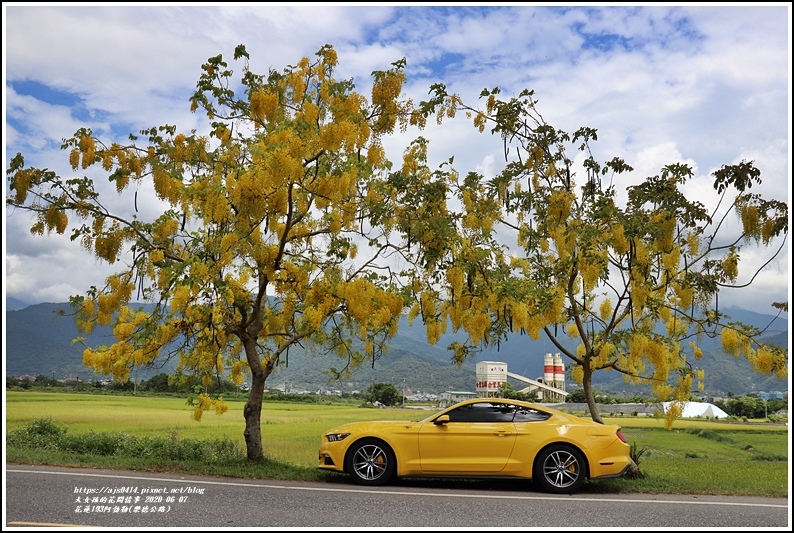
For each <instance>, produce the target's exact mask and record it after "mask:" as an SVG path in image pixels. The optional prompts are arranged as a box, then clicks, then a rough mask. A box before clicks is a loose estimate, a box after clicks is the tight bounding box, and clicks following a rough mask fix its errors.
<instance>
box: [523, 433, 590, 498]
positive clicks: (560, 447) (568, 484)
mask: <svg viewBox="0 0 794 533" xmlns="http://www.w3.org/2000/svg"><path fill="white" fill-rule="evenodd" d="M586 476H587V472H586V465H585V462H584V457H583V456H582V454H581V452H579V450H577V449H575V448H573V447H571V446H567V445H564V444H556V445H554V446H549V447H548V448H546V449H545V450H543V451H542V452H541V453H540V454H539V455H538V457H537V459H536V461H535V472H534V474H533V477H532V480H533V482H534V483H536V484H537V485H538V486H539V487H540V488H541V489H543V490H544V491H546V492H551V493H554V494H572V493H574V492H576V491H578V490H579V489H580V488H581V487H582V484H583V483H584V480H585V477H586Z"/></svg>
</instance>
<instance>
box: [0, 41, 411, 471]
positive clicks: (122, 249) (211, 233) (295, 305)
mask: <svg viewBox="0 0 794 533" xmlns="http://www.w3.org/2000/svg"><path fill="white" fill-rule="evenodd" d="M234 59H235V60H236V61H238V62H240V63H242V68H241V74H242V75H241V76H240V79H239V81H237V80H236V78H235V76H234V73H233V71H232V70H231V69H230V68H229V67H228V65H227V63H226V62H225V61H224V60H223V57H222V56H221V55H218V56H216V57H212V58H209V59H208V61H207V62H206V63H205V64H204V65H203V66H202V74H201V76H200V79H199V81H198V84H197V90H196V92H195V94H194V95H193V96H192V97H191V99H190V102H191V109H192V110H193V111H203V112H204V113H205V114H206V117H207V120H208V128H207V132H206V134H200V133H197V132H196V131H192V132H189V133H182V132H178V130H177V128H176V127H175V126H170V125H164V126H160V127H154V128H151V129H149V130H144V131H142V132H141V135H140V136H136V135H130V137H129V142H125V143H124V144H121V143H117V142H108V143H104V142H103V141H102V140H100V139H98V138H96V137H95V136H94V135H93V133H92V131H91V130H89V129H81V130H79V131H78V132H77V133H76V134H75V135H74V136H73V137H72V138H70V139H66V140H65V141H64V143H63V146H62V147H63V149H65V150H68V151H69V161H70V163H71V168H72V171H73V172H74V173H75V174H76V173H78V172H79V171H80V170H86V169H88V170H90V171H92V172H99V173H100V174H102V175H105V176H106V177H107V179H109V180H110V181H111V182H112V183H113V184H114V185H115V189H116V190H117V191H118V193H119V194H122V193H128V194H129V193H130V191H133V193H132V194H133V195H132V196H131V197H129V198H130V201H131V202H135V207H136V210H137V206H138V204H137V202H139V201H143V200H142V196H139V193H138V191H139V190H141V191H142V190H145V189H146V188H147V187H149V188H151V189H153V191H154V193H155V194H156V200H155V199H153V198H152V199H150V200H149V201H157V202H159V205H161V206H162V209H161V210H160V211H158V212H159V215H158V216H157V217H156V218H152V219H151V220H142V219H139V218H138V215H137V214H136V215H135V216H132V217H127V218H124V217H122V216H120V215H119V214H118V213H114V212H111V211H110V210H109V209H107V208H106V207H105V205H106V204H107V202H106V201H105V200H106V199H104V198H100V193H99V192H97V189H96V188H95V180H94V179H91V178H89V177H86V176H83V177H80V176H77V175H74V176H61V175H58V174H57V173H55V172H52V171H50V170H46V169H38V168H28V167H26V166H25V164H24V159H23V156H22V155H20V154H17V156H16V157H15V158H14V159H13V160H12V162H11V164H10V168H9V169H8V171H7V173H8V179H9V185H10V191H11V194H10V196H9V198H8V199H7V203H8V205H9V206H12V207H14V208H16V209H21V210H23V211H26V212H30V213H32V214H33V215H34V216H35V219H34V224H33V226H32V228H31V232H32V233H34V234H38V235H45V234H49V233H51V232H56V233H64V232H66V231H67V229H69V228H71V235H72V239H73V240H75V241H77V242H79V244H81V245H82V246H83V247H84V248H85V249H87V250H91V251H93V253H94V254H95V255H96V257H97V258H99V259H101V260H102V261H105V262H107V263H109V264H112V265H121V266H120V267H119V271H118V272H117V273H115V274H113V275H111V276H109V277H108V278H107V279H106V280H105V282H104V285H103V286H101V287H99V288H97V287H96V286H95V287H92V288H91V289H90V290H89V291H87V294H85V295H81V296H76V297H73V298H72V304H73V306H74V308H75V311H76V312H75V314H76V318H77V322H78V326H79V327H80V328H81V330H82V331H84V332H86V333H90V332H91V330H92V329H93V328H94V327H96V326H98V325H110V326H112V329H113V333H114V336H115V341H114V343H113V344H110V345H104V346H94V347H87V348H86V349H85V352H84V357H83V361H84V363H85V364H86V365H88V366H90V367H91V368H93V369H94V370H95V371H96V372H100V373H102V374H108V375H109V374H112V375H113V376H114V377H115V378H117V379H122V380H126V379H127V378H128V377H129V372H130V369H131V368H132V367H134V366H140V365H146V364H151V363H154V362H162V361H163V360H165V359H167V358H170V357H177V358H178V369H179V370H180V371H181V372H182V373H185V374H189V375H194V376H198V377H199V378H200V379H202V380H203V382H204V384H205V385H206V384H208V383H209V382H210V381H211V380H212V379H213V377H215V376H219V375H221V374H223V373H228V374H230V376H231V378H232V379H233V380H234V381H236V382H238V383H240V382H242V381H243V380H244V379H245V376H246V375H248V374H250V378H251V389H250V396H249V398H248V401H247V403H246V405H245V408H244V417H245V431H244V437H245V442H246V446H247V455H248V458H249V459H251V460H257V459H260V458H262V457H263V449H262V436H261V427H260V417H261V410H262V398H263V391H264V387H265V380H266V379H267V378H268V376H269V375H270V374H271V373H272V372H273V371H274V369H276V368H277V365H279V364H280V363H283V361H284V359H285V356H286V355H287V354H288V351H289V350H290V348H291V347H295V346H303V345H304V344H305V345H306V346H307V347H308V346H309V345H311V346H315V347H321V349H322V350H325V351H326V352H327V353H330V352H333V353H335V354H336V355H337V356H338V357H340V358H341V360H342V362H341V365H339V369H337V368H331V369H330V370H331V372H332V373H335V374H336V375H341V374H344V373H345V372H348V371H349V370H350V369H352V368H354V367H356V366H357V365H358V364H360V363H362V362H364V361H366V360H367V359H368V358H370V359H372V360H374V358H376V357H379V356H380V354H382V352H383V350H384V343H385V342H386V340H387V339H389V338H390V337H391V336H393V335H394V333H395V332H396V328H397V325H398V320H399V317H400V315H401V313H402V311H403V306H404V298H403V295H402V294H401V292H400V287H399V284H398V280H397V276H396V274H397V273H395V272H393V271H392V270H391V269H390V267H389V264H391V262H392V261H390V260H389V261H387V259H386V258H387V256H388V255H389V254H399V253H400V244H399V242H398V243H397V244H395V242H394V241H395V239H396V240H397V241H399V240H400V239H399V235H398V234H395V232H394V228H393V227H388V226H389V224H390V223H389V221H392V220H393V219H394V217H393V216H392V215H393V212H392V211H391V210H392V209H393V205H392V202H391V199H392V198H393V194H391V186H390V185H389V184H388V176H389V172H388V171H389V169H390V168H391V163H390V162H389V161H388V160H387V159H386V156H385V151H384V148H383V146H382V143H381V140H382V138H383V136H386V135H389V134H392V133H393V132H394V130H395V128H397V127H401V128H403V127H405V126H407V124H408V123H409V122H411V120H412V117H411V113H410V110H411V102H410V101H409V100H405V99H403V98H402V97H401V91H402V85H403V83H404V81H405V73H404V70H403V67H404V65H405V61H404V60H400V61H397V62H395V63H393V64H392V65H391V68H389V69H388V70H384V71H376V72H374V73H373V79H372V94H371V98H370V99H369V100H368V99H367V98H366V97H364V96H362V95H361V94H359V93H357V92H356V91H355V86H354V84H353V82H352V80H345V81H337V80H335V79H334V77H333V74H334V69H335V67H336V65H337V53H336V51H335V50H334V48H333V47H332V46H330V45H326V46H324V47H322V48H321V49H320V50H319V51H318V52H317V53H316V57H315V58H314V59H313V60H310V59H309V58H303V59H301V60H300V61H299V62H298V63H297V65H294V66H289V67H287V68H285V69H284V70H283V71H282V72H278V71H275V70H271V71H270V72H269V73H267V75H259V74H255V73H254V72H253V71H252V70H251V69H250V68H249V56H248V53H247V52H246V49H245V47H244V46H242V45H240V46H238V47H237V48H236V50H235V53H234ZM235 83H237V84H238V85H237V86H238V87H239V86H240V85H239V84H241V87H242V90H241V91H240V90H235V89H234V87H235ZM413 122H414V123H417V122H420V123H421V117H418V116H417V115H416V114H414V115H413ZM404 165H408V166H410V165H411V155H410V153H407V154H406V157H405V161H404ZM100 169H101V170H100ZM141 194H142V193H141ZM372 220H378V221H382V222H384V223H378V224H372V223H371V221H372ZM387 233H388V234H390V235H389V236H390V238H391V242H390V241H389V240H387V239H386V236H387ZM135 302H146V303H148V304H149V305H148V306H145V307H144V306H141V305H139V304H137V303H135ZM213 406H214V408H215V409H216V410H217V411H218V412H223V411H224V410H225V409H226V406H225V404H224V403H223V401H222V399H220V398H210V397H209V396H207V395H206V394H202V395H200V396H199V401H198V405H197V407H196V412H195V416H196V418H200V417H201V413H202V412H203V411H204V410H208V409H210V408H212V407H213Z"/></svg>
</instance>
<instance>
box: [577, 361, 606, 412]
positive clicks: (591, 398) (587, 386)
mask: <svg viewBox="0 0 794 533" xmlns="http://www.w3.org/2000/svg"><path fill="white" fill-rule="evenodd" d="M589 362H590V360H589V358H587V357H585V359H584V365H582V367H583V369H584V376H583V378H582V386H583V387H584V397H585V401H587V408H588V409H589V410H590V418H592V419H593V422H598V423H599V424H603V423H604V421H603V420H602V419H601V413H599V412H598V405H596V401H595V395H594V391H593V371H592V370H590V367H589V365H588V363H589Z"/></svg>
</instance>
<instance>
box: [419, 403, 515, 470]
mask: <svg viewBox="0 0 794 533" xmlns="http://www.w3.org/2000/svg"><path fill="white" fill-rule="evenodd" d="M514 411H515V408H514V406H513V405H510V404H506V403H501V402H497V401H483V402H476V403H470V404H466V405H462V406H460V407H458V408H456V409H453V410H451V411H448V412H447V413H445V414H446V415H448V416H449V420H448V421H445V422H443V423H435V422H434V421H429V422H427V423H426V424H424V425H423V426H422V428H421V429H420V430H419V455H420V461H421V465H422V471H423V472H428V473H432V472H438V473H444V474H454V473H484V474H485V473H497V472H500V471H501V470H502V469H503V468H504V467H505V465H506V464H507V461H508V459H509V458H510V454H511V452H512V450H513V445H514V444H515V441H516V431H515V427H514V426H513V413H514Z"/></svg>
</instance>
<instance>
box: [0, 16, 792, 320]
mask: <svg viewBox="0 0 794 533" xmlns="http://www.w3.org/2000/svg"><path fill="white" fill-rule="evenodd" d="M3 10H4V20H5V28H6V32H5V34H4V40H5V42H4V50H5V51H6V53H5V58H4V64H5V86H4V91H3V100H4V102H3V103H4V112H5V117H6V120H5V124H4V139H5V146H4V150H5V152H4V153H5V160H6V164H8V162H9V161H10V158H11V157H13V155H14V154H15V153H16V152H23V153H24V154H25V156H26V160H27V161H29V163H30V164H34V165H36V166H46V167H47V168H51V169H55V170H56V171H58V172H61V173H63V174H66V175H68V174H69V172H70V169H69V168H68V165H67V160H68V158H67V156H68V154H66V153H65V152H62V151H61V150H60V148H59V147H60V143H61V140H62V139H63V138H65V137H69V136H71V135H72V134H73V133H74V132H75V130H76V129H77V128H80V127H91V128H93V129H94V131H95V132H98V133H101V134H102V135H103V136H107V137H108V138H110V139H111V140H123V139H125V138H126V135H127V134H128V133H136V132H137V131H138V130H139V129H141V128H149V127H152V126H156V125H160V124H176V125H177V126H178V128H179V130H180V131H183V132H187V131H189V130H191V129H194V128H196V129H199V131H201V130H202V128H206V124H205V123H206V121H205V120H204V117H202V116H201V115H200V114H197V113H191V112H190V111H189V103H188V98H189V97H190V95H191V94H192V93H193V91H195V87H196V81H197V79H198V76H199V75H200V66H201V64H202V63H204V62H205V61H206V60H207V58H209V57H211V56H215V55H218V54H223V56H224V58H226V59H227V60H228V61H229V62H230V66H231V68H234V69H239V68H240V66H241V65H240V64H238V63H235V62H233V61H232V59H231V58H232V53H233V51H234V48H235V47H236V46H237V45H238V44H245V45H246V47H247V49H248V52H249V54H250V56H251V67H252V69H253V70H255V71H257V72H267V70H268V69H271V68H272V69H275V70H282V69H284V68H285V67H286V66H287V65H290V64H295V63H296V62H297V61H298V60H299V59H300V58H301V57H303V56H313V54H314V53H315V52H316V51H317V50H318V49H319V48H320V47H322V46H323V45H325V44H331V45H333V46H334V47H335V48H336V49H337V50H338V52H339V57H340V65H339V69H338V72H337V77H338V78H340V79H342V78H345V79H346V78H353V79H355V81H356V85H357V88H358V89H359V90H361V91H362V92H364V93H365V94H367V92H368V88H369V87H370V86H371V78H370V75H371V73H372V71H374V70H384V69H387V68H389V67H390V65H391V63H392V62H393V61H396V60H398V59H401V58H405V59H406V61H407V68H406V72H407V74H408V77H409V79H408V83H407V85H406V92H407V94H408V95H410V96H411V97H412V98H413V99H414V100H415V101H418V100H421V99H423V98H426V97H427V94H428V88H429V86H430V84H431V83H435V82H443V83H445V84H446V85H447V86H448V88H449V90H450V91H452V92H457V93H459V94H461V95H462V96H463V97H464V98H465V99H466V100H467V101H469V102H473V103H476V101H477V97H478V95H479V93H480V91H482V90H483V89H484V88H492V87H496V86H499V87H500V88H502V89H503V91H504V92H503V94H504V95H505V96H512V95H517V94H518V93H519V91H521V90H522V89H525V88H526V89H532V90H534V91H535V93H536V97H537V99H538V100H539V102H540V104H539V109H540V110H541V112H542V114H543V116H544V118H545V119H546V120H547V121H548V122H549V123H551V124H553V125H554V126H556V127H558V128H561V129H564V130H566V131H569V132H572V131H574V130H575V129H577V128H579V127H581V126H589V127H593V128H596V129H597V130H598V132H599V140H598V142H597V143H595V145H594V155H595V156H596V158H597V159H599V160H607V159H611V158H612V157H614V156H619V157H622V158H624V159H625V160H626V161H627V162H628V163H629V164H631V165H632V166H634V168H635V171H634V172H633V173H631V175H627V176H621V178H620V179H621V180H622V181H621V185H622V186H623V187H625V186H627V185H628V184H630V183H635V182H637V181H638V180H641V179H642V178H644V177H646V176H650V175H655V174H658V173H659V171H660V169H661V167H662V166H663V165H666V164H669V163H672V162H686V163H687V164H689V165H690V166H691V167H692V168H693V169H694V171H695V175H696V179H695V180H693V181H692V183H691V184H690V185H689V188H688V191H689V192H688V194H691V195H693V197H697V198H700V197H703V198H704V199H705V198H708V197H709V196H710V195H711V193H712V191H711V189H710V181H709V180H710V175H711V173H712V172H713V171H714V170H716V169H717V168H719V167H720V166H721V165H723V164H731V163H738V162H740V161H742V160H753V161H754V162H755V163H756V165H757V166H758V168H760V169H761V170H762V177H763V179H764V183H763V184H762V185H761V186H760V187H758V192H759V193H762V194H764V195H770V196H772V197H774V198H778V199H781V200H788V199H789V196H790V180H789V174H790V171H791V170H790V153H789V150H790V149H789V146H790V142H789V141H790V120H789V118H788V116H789V114H790V110H789V102H790V92H789V86H788V80H789V73H790V70H791V69H790V67H791V64H790V58H789V55H790V52H789V50H790V42H789V39H790V37H789V31H788V22H787V21H788V20H790V12H789V10H790V6H788V5H772V6H769V5H764V6H760V7H755V6H750V5H746V6H741V5H736V6H733V5H726V6H720V7H712V6H709V7H698V6H696V7H686V6H661V5H660V6H655V5H649V6H628V7H621V6H600V7H599V6H597V7H586V6H560V7H534V6H521V5H507V6H496V7H478V6H449V7H441V6H439V7H432V6H399V5H396V6H377V5H374V6H333V5H311V6H305V7H304V6H299V5H294V6H271V5H258V4H249V5H234V4H232V5H228V6H227V5H226V4H221V5H212V4H203V5H195V6H190V5H173V6H167V5H166V6H158V5H153V4H150V5H142V6H135V5H124V6H114V5H110V4H109V5H104V6H103V5H92V6H59V5H43V6H38V5H6V4H4V5H3ZM416 134H417V132H410V131H409V132H408V133H406V134H405V135H397V136H395V137H394V138H391V139H387V140H386V147H387V150H388V151H389V156H390V158H391V159H392V160H399V158H400V156H401V151H402V149H403V148H404V147H405V145H406V143H407V142H408V140H409V139H411V138H413V137H414V136H415V135H416ZM422 135H424V136H426V137H427V138H429V139H430V163H431V166H436V165H438V164H440V163H441V162H442V161H446V160H447V159H448V158H449V157H450V156H454V158H455V168H456V169H458V170H459V171H460V172H461V173H466V172H468V171H471V170H474V171H477V172H481V173H482V174H484V175H491V174H493V173H495V172H497V171H498V169H499V166H500V165H501V164H502V162H503V148H502V144H501V142H500V140H499V138H498V137H493V136H490V135H487V134H485V135H481V134H478V133H476V131H475V130H474V128H473V127H472V126H471V123H470V122H467V121H466V120H465V119H463V118H460V119H459V120H456V121H454V122H446V123H444V124H442V125H441V126H437V125H434V124H433V125H430V126H429V127H428V128H427V130H426V131H425V132H422ZM7 187H8V185H7V184H6V192H7ZM97 187H101V188H102V190H103V192H112V189H111V188H110V187H111V186H110V184H108V183H107V181H106V180H105V181H104V182H103V181H102V180H97ZM139 194H140V195H141V196H142V197H146V198H153V195H152V194H151V190H150V187H149V190H147V189H146V188H144V189H141V190H140V191H139ZM107 201H108V203H109V205H110V206H111V207H112V208H113V209H117V210H119V211H120V212H123V213H133V212H135V209H136V207H137V209H138V215H139V216H141V217H147V216H152V214H153V213H155V212H156V211H157V209H158V208H159V205H158V204H157V202H156V201H154V200H151V201H148V202H146V203H143V204H139V205H137V206H136V205H135V201H134V199H131V198H130V197H129V196H118V195H115V194H110V196H108V200H107ZM29 226H30V220H29V219H27V217H26V215H24V214H23V213H19V212H17V213H14V212H8V211H7V212H6V219H5V224H4V227H3V233H4V235H3V236H4V238H3V246H4V252H5V254H4V256H5V258H6V260H5V262H4V270H5V272H4V277H5V283H4V290H5V291H6V292H5V293H6V295H8V296H13V297H16V298H18V299H20V300H23V301H27V302H29V303H35V302H39V301H46V300H48V299H58V300H61V301H63V300H65V299H66V298H68V295H69V294H78V293H82V292H84V291H85V290H86V289H87V288H88V287H90V286H91V285H100V284H101V283H102V282H103V280H104V277H105V276H106V275H107V274H109V273H110V272H111V271H112V268H109V267H105V266H102V265H100V264H99V263H98V262H97V261H96V260H95V259H94V258H93V256H92V255H91V254H90V253H88V252H85V251H83V250H81V249H80V248H79V246H78V245H77V244H76V243H74V242H71V241H70V240H69V238H68V236H48V237H46V238H43V239H42V238H40V237H33V236H31V235H30V234H29V232H28V228H29ZM763 252H764V250H756V249H753V248H751V247H747V248H746V249H744V250H743V257H745V261H746V271H747V272H748V273H749V272H754V271H756V270H757V269H759V268H762V267H763V271H762V272H763V274H762V275H760V276H758V277H757V278H756V282H755V284H754V288H753V290H752V291H741V293H740V294H741V296H738V295H737V296H730V295H726V296H725V297H726V298H729V299H730V298H733V299H734V301H735V302H736V303H737V304H739V305H742V306H752V309H753V310H757V311H759V312H769V308H768V306H767V304H766V303H765V302H768V301H771V300H773V299H777V300H780V299H781V298H780V295H787V294H788V292H789V288H788V277H789V274H788V272H789V267H788V247H787V246H784V250H783V253H782V254H781V255H780V256H779V257H778V259H777V260H776V261H775V262H773V263H771V264H769V265H766V266H764V265H763V260H764V257H765V256H766V255H768V252H767V254H765V253H763ZM745 253H746V256H745V255H744V254H745ZM736 292H740V291H736ZM748 292H751V293H752V295H748V294H747V293H748ZM721 297H722V296H721ZM756 299H757V302H756Z"/></svg>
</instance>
